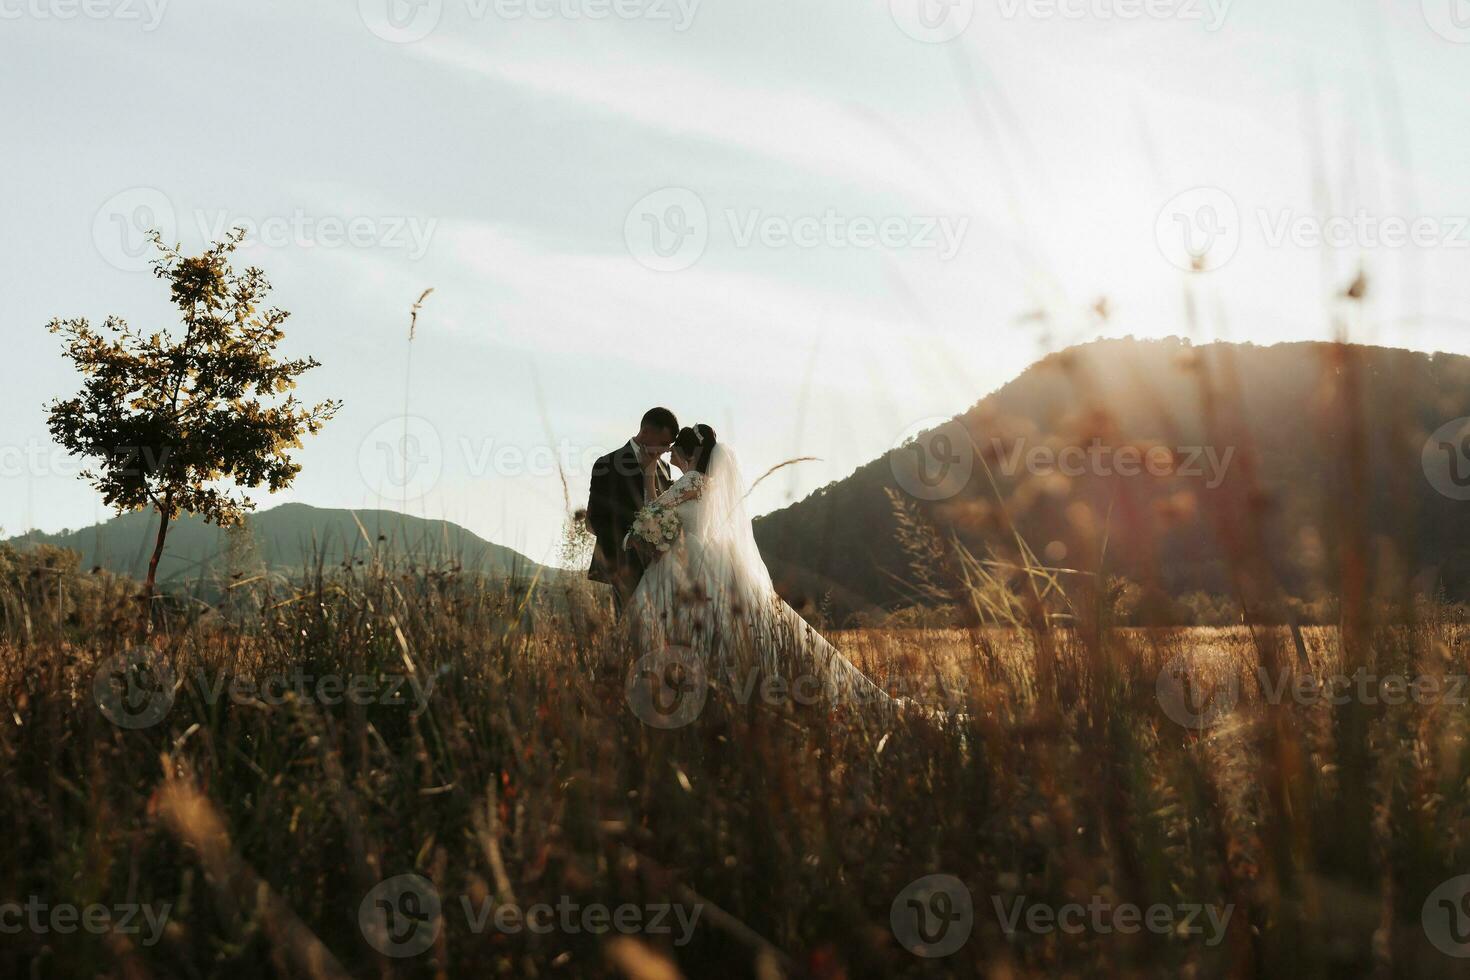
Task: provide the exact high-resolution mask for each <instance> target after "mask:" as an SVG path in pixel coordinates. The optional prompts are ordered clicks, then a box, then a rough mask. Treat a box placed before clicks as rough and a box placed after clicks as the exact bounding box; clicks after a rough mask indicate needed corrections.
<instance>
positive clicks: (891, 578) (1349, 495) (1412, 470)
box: [756, 338, 1470, 613]
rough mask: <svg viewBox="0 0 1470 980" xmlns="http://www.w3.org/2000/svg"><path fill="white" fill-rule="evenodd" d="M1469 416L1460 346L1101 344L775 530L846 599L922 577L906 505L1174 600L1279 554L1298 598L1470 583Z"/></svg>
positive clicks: (1022, 379)
mask: <svg viewBox="0 0 1470 980" xmlns="http://www.w3.org/2000/svg"><path fill="white" fill-rule="evenodd" d="M1466 416H1470V359H1467V358H1465V357H1461V356H1458V355H1447V354H1434V355H1430V354H1421V353H1417V352H1412V351H1404V350H1396V349H1390V348H1382V347H1367V346H1357V345H1338V344H1323V343H1289V344H1278V345H1274V346H1269V347H1261V346H1255V345H1251V344H1229V343H1214V344H1208V345H1199V346H1194V345H1191V344H1190V343H1189V342H1188V341H1184V340H1178V339H1170V340H1160V341H1138V340H1133V339H1131V338H1130V339H1126V340H1106V341H1097V342H1094V343H1091V344H1086V345H1083V346H1080V347H1075V348H1071V349H1069V350H1066V351H1063V352H1060V353H1058V354H1054V355H1051V356H1049V357H1047V358H1045V359H1043V360H1042V361H1040V362H1038V363H1037V364H1035V365H1033V366H1032V367H1030V368H1028V369H1027V370H1026V371H1024V372H1023V373H1022V374H1021V375H1019V376H1018V377H1017V378H1015V379H1014V380H1012V381H1011V382H1009V383H1008V384H1006V385H1005V386H1004V387H1002V388H1000V389H999V390H997V391H995V392H994V393H992V394H990V395H989V396H987V397H985V398H984V399H982V400H981V401H980V402H978V403H977V404H975V405H974V406H972V407H971V408H969V409H968V410H966V411H965V412H963V413H962V414H960V415H958V416H956V417H955V419H954V420H953V421H952V422H950V423H947V424H945V425H942V426H936V428H934V429H931V430H930V431H928V432H927V433H924V434H923V435H921V436H920V437H919V438H918V439H917V440H915V441H913V442H910V443H907V444H905V445H904V446H902V447H899V448H897V449H895V450H893V451H891V452H890V453H889V454H887V455H886V456H884V457H882V458H879V459H877V460H874V461H872V462H871V463H868V464H867V465H865V466H862V467H860V468H859V469H858V470H857V471H856V472H855V473H853V474H852V475H851V476H849V477H847V478H846V479H843V480H840V481H838V482H836V483H832V484H829V485H828V486H826V487H823V488H822V489H820V490H818V491H816V492H815V493H813V494H811V495H810V496H808V497H807V498H805V499H804V500H802V501H800V502H798V503H795V504H793V505H791V506H789V507H786V508H784V509H783V510H779V511H775V512H773V513H771V514H768V515H766V516H764V517H762V518H761V519H760V520H759V521H757V524H756V538H757V541H758V542H759V544H760V547H761V551H762V553H763V554H764V555H765V556H766V559H767V562H768V564H769V565H770V566H771V568H772V572H773V575H774V576H775V578H776V579H777V581H778V585H779V587H780V588H781V589H782V591H783V593H785V594H786V595H787V596H788V598H790V599H793V600H794V601H797V602H801V601H803V600H805V601H807V602H811V601H825V602H827V603H828V604H829V605H830V606H831V607H832V608H833V609H834V611H837V612H839V613H842V612H852V611H854V610H860V609H872V608H874V607H885V608H894V607H897V606H900V605H904V604H907V603H909V602H911V601H912V600H913V599H914V597H915V595H916V594H917V591H918V589H917V583H916V581H915V574H914V572H913V564H914V563H913V562H912V561H911V559H910V557H909V554H908V552H906V550H905V546H904V535H903V534H900V521H899V518H898V517H897V515H896V512H895V501H896V502H897V505H898V506H899V507H901V508H902V509H903V510H904V512H905V513H906V514H907V515H908V517H909V518H910V519H911V521H917V522H918V523H919V524H920V525H922V526H925V527H928V528H929V529H930V530H931V531H932V532H937V535H938V537H939V538H941V539H948V538H950V536H953V538H954V539H957V540H959V541H960V542H961V543H963V544H964V545H965V546H966V548H967V549H969V550H970V551H972V552H973V553H976V554H978V555H980V556H982V557H983V556H984V555H985V554H987V553H988V554H992V555H994V556H995V557H996V559H998V560H1003V559H1006V558H1007V557H1008V556H1009V557H1014V556H1013V555H1012V554H1011V552H1012V543H1013V542H1014V540H1015V534H1016V533H1019V534H1020V536H1021V537H1022V538H1023V539H1024V540H1025V541H1026V542H1027V544H1028V545H1029V546H1030V547H1031V548H1032V550H1033V551H1034V552H1035V554H1036V555H1037V556H1038V559H1039V560H1040V561H1042V562H1044V563H1046V564H1048V565H1050V566H1058V567H1066V566H1071V567H1075V568H1078V569H1085V570H1092V569H1095V568H1098V567H1101V568H1103V569H1104V570H1105V571H1106V572H1107V573H1108V574H1110V575H1118V576H1122V577H1125V578H1127V579H1129V580H1131V581H1133V582H1135V583H1140V584H1143V585H1147V586H1148V587H1149V588H1152V589H1154V590H1157V591H1160V592H1162V593H1164V594H1166V595H1168V596H1170V597H1175V598H1178V597H1183V596H1186V595H1190V594H1192V593H1206V594H1210V595H1216V596H1220V595H1227V596H1228V595H1233V594H1235V591H1236V588H1237V583H1238V576H1239V574H1240V570H1241V568H1242V562H1243V561H1245V562H1249V561H1253V560H1257V559H1258V560H1259V561H1260V562H1261V563H1263V564H1262V566H1261V567H1264V568H1265V569H1266V570H1267V572H1268V576H1269V577H1270V578H1271V579H1272V580H1273V581H1274V583H1275V585H1276V587H1278V588H1279V589H1281V590H1283V591H1284V592H1285V593H1286V594H1289V595H1291V596H1295V597H1298V598H1303V599H1306V598H1311V597H1319V596H1335V595H1341V594H1342V591H1343V590H1344V589H1345V588H1360V587H1361V588H1370V589H1374V590H1376V594H1379V595H1382V594H1384V590H1390V589H1392V588H1394V587H1398V588H1400V590H1401V591H1404V590H1405V589H1412V590H1413V591H1414V592H1418V593H1422V594H1428V593H1434V592H1443V593H1444V594H1445V595H1446V596H1448V597H1449V598H1452V599H1456V600H1463V599H1466V598H1470V503H1467V502H1466V501H1467V498H1470V475H1467V474H1470V438H1467V436H1470V428H1467V429H1465V430H1460V429H1458V428H1455V427H1454V426H1451V427H1450V428H1449V429H1447V430H1445V431H1444V432H1440V431H1437V430H1440V428H1441V427H1442V426H1445V425H1446V424H1447V423H1451V422H1452V421H1453V420H1456V419H1463V418H1464V417H1466ZM1431 434H1433V437H1431ZM1150 454H1151V455H1150ZM1135 470H1136V471H1138V472H1134V471H1135ZM992 477H993V480H994V483H993V484H992ZM909 538H910V539H911V540H912V535H911V534H910V535H909ZM1349 579H1350V580H1349ZM1395 582H1397V583H1400V584H1399V585H1398V586H1394V585H1393V583H1395Z"/></svg>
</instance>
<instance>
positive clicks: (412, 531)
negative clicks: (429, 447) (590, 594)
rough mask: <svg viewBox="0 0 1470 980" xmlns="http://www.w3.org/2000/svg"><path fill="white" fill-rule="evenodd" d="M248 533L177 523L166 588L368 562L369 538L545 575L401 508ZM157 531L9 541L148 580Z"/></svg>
mask: <svg viewBox="0 0 1470 980" xmlns="http://www.w3.org/2000/svg"><path fill="white" fill-rule="evenodd" d="M246 529H247V530H248V532H249V533H248V535H247V536H242V535H240V534H239V533H238V532H231V531H227V530H222V529H220V528H218V527H215V526H214V525H212V524H207V523H205V522H204V521H203V520H201V519H200V518H197V517H183V518H180V519H178V520H176V521H175V522H174V526H173V527H172V528H171V529H170V530H169V534H168V541H167V543H166V545H165V550H164V555H163V558H162V560H161V561H160V562H159V566H158V580H159V583H160V585H161V586H167V585H169V584H174V585H178V584H188V583H192V582H194V581H196V580H199V579H200V578H209V577H211V576H217V575H219V574H232V573H234V572H237V571H244V572H246V573H247V574H254V573H256V572H259V571H261V570H262V568H263V569H265V570H268V571H271V572H274V573H280V574H284V575H288V576H289V575H294V574H297V573H300V572H301V571H303V570H304V569H306V568H307V567H309V566H313V565H315V564H316V560H317V558H318V557H320V559H321V560H322V561H323V562H325V563H326V564H327V565H328V566H330V565H334V564H340V563H342V562H344V561H349V560H351V561H356V560H359V559H363V558H365V557H366V556H367V554H368V552H369V550H370V543H369V542H370V541H371V546H372V547H376V548H377V549H378V553H379V554H380V555H381V556H383V557H385V558H386V559H389V560H392V559H395V558H396V559H402V560H405V561H408V560H416V561H419V562H421V563H424V562H427V563H445V562H451V561H452V562H458V563H459V564H461V565H462V566H463V567H464V568H465V569H466V570H469V571H477V572H484V573H486V574H493V575H505V574H509V573H511V572H515V573H517V574H520V575H532V574H536V573H539V572H543V571H545V570H544V569H542V568H541V566H539V565H537V564H536V563H535V562H533V561H531V559H529V558H527V557H526V556H525V555H522V554H520V553H518V552H516V551H512V550H511V549H510V548H505V547H502V546H501V545H497V544H492V543H490V542H489V541H485V540H484V539H482V538H479V537H477V536H476V535H474V534H472V533H471V532H470V531H467V530H465V529H464V528H462V527H460V526H459V525H457V524H451V523H448V522H447V521H431V520H425V519H423V518H419V517H411V516H409V515H407V514H400V513H397V512H394V511H382V510H358V511H351V510H330V509H325V508H320V507H309V506H307V505H306V504H283V505H281V506H279V507H275V508H272V509H271V510H266V511H262V512H260V513H256V514H251V515H249V516H247V518H246ZM157 532H158V518H157V516H156V515H154V514H153V513H152V512H149V511H138V512H134V513H130V514H123V515H122V516H120V517H116V518H113V519H112V520H110V521H108V522H106V523H105V524H98V525H96V526H94V527H90V528H86V529H84V530H80V531H64V532H62V533H60V534H41V533H39V532H32V533H30V534H26V535H23V536H21V537H19V538H15V539H13V540H12V541H11V542H10V543H11V544H14V545H16V546H21V547H24V546H28V545H39V544H49V545H55V546H58V547H62V548H69V549H71V550H73V551H77V552H80V553H81V555H82V564H81V567H82V568H83V569H88V568H96V567H101V568H104V569H106V570H108V571H111V572H116V573H118V574H122V575H132V576H134V577H137V578H142V577H143V575H144V574H145V572H146V570H147V566H148V557H149V555H150V554H151V553H152V549H153V541H154V536H155V535H156V534H157Z"/></svg>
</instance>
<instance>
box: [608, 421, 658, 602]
mask: <svg viewBox="0 0 1470 980" xmlns="http://www.w3.org/2000/svg"><path fill="white" fill-rule="evenodd" d="M654 482H655V483H656V484H657V485H658V491H659V493H663V492H664V491H665V490H667V489H668V488H669V484H670V483H672V482H673V481H672V479H671V477H670V474H669V464H667V463H665V462H664V461H663V460H659V462H658V472H657V475H656V476H655V478H654ZM644 503H645V501H644V499H643V473H642V472H641V471H640V470H639V468H638V454H637V452H636V451H635V450H634V448H633V443H632V441H631V440H630V441H629V442H628V443H627V445H625V446H623V448H621V449H619V450H616V451H614V452H611V453H608V454H607V455H606V456H603V457H602V458H601V459H599V460H598V461H597V462H596V463H594V464H592V487H591V490H590V492H589V493H588V496H587V526H588V527H590V528H591V529H592V534H593V535H594V536H595V537H596V538H597V547H596V548H595V549H594V550H593V552H592V567H591V568H589V569H588V570H587V577H588V578H590V579H592V581H594V582H606V583H608V584H610V585H611V584H613V583H614V582H615V581H616V580H617V579H618V578H621V579H623V580H624V581H631V582H634V583H636V582H637V581H638V580H639V579H640V578H642V577H643V560H642V559H641V558H639V557H638V553H637V552H636V551H634V550H632V549H631V548H624V547H623V537H624V536H625V535H627V533H628V529H629V528H630V527H632V526H633V517H634V515H635V514H637V513H638V508H640V507H642V506H643V504H644Z"/></svg>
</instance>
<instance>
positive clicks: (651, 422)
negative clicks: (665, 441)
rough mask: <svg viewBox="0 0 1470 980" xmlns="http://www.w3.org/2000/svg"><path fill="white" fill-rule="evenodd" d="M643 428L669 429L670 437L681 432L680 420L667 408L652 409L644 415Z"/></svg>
mask: <svg viewBox="0 0 1470 980" xmlns="http://www.w3.org/2000/svg"><path fill="white" fill-rule="evenodd" d="M642 425H643V428H645V429H667V430H668V431H669V435H674V434H675V433H677V432H678V431H679V420H678V419H677V418H676V417H675V416H674V413H673V412H671V411H669V410H668V409H667V408H650V409H649V410H648V411H646V412H644V413H643V422H642Z"/></svg>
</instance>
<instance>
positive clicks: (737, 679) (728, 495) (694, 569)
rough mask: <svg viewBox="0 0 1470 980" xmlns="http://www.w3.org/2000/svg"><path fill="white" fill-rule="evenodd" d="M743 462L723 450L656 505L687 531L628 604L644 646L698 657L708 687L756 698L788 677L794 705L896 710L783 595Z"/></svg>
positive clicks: (648, 572) (646, 576) (649, 571)
mask: <svg viewBox="0 0 1470 980" xmlns="http://www.w3.org/2000/svg"><path fill="white" fill-rule="evenodd" d="M746 492H747V491H746V489H745V482H744V480H743V479H742V478H741V474H740V467H739V465H738V463H737V462H736V459H735V454H734V453H733V452H731V451H730V450H729V449H728V448H726V447H725V446H724V445H723V444H717V445H716V446H715V448H714V450H713V452H712V453H711V455H710V465H709V473H708V474H707V475H706V474H704V473H699V472H694V471H691V472H688V473H685V474H684V475H683V476H681V477H680V478H679V479H678V480H675V481H674V483H673V485H671V486H670V487H669V489H668V490H666V491H664V492H663V493H662V494H661V495H659V497H658V498H657V500H656V503H657V504H658V505H659V506H662V507H664V508H670V509H673V510H674V511H675V513H677V514H678V515H679V518H680V520H681V522H682V524H683V533H682V535H681V536H680V538H679V540H678V541H676V542H674V543H673V544H672V545H671V546H670V548H669V550H668V551H667V552H664V553H663V554H662V555H660V556H659V557H658V558H657V560H655V561H654V562H653V563H652V564H651V565H649V566H648V568H647V570H646V571H645V572H644V574H643V579H642V581H640V582H639V584H638V588H637V589H636V590H635V591H634V593H633V598H632V600H631V601H630V603H629V610H630V612H631V622H632V624H633V629H634V630H635V635H636V637H637V640H638V642H639V645H640V648H641V649H642V650H644V651H645V652H649V653H653V652H658V651H664V650H669V649H671V648H673V649H677V650H681V651H684V652H686V653H688V654H689V655H691V656H693V657H695V658H697V660H698V662H699V664H700V666H701V667H702V668H703V670H704V671H705V672H706V675H707V677H708V679H709V680H710V681H713V682H720V681H725V682H728V683H731V684H733V685H735V686H736V688H737V689H740V690H744V691H746V692H750V691H751V690H753V689H754V684H753V683H752V678H754V677H756V674H757V673H758V674H759V675H760V678H757V682H759V680H760V679H761V678H781V679H782V680H783V681H784V682H786V689H787V690H789V691H790V693H791V696H792V697H793V698H794V699H798V700H801V699H804V698H813V699H823V700H826V701H828V702H830V703H849V704H853V703H857V704H874V703H877V704H883V705H887V706H892V705H893V704H894V703H895V702H894V701H893V699H891V698H889V697H888V695H887V694H885V693H884V692H883V691H882V690H881V689H879V688H878V686H877V685H875V684H874V683H873V682H872V681H871V680H869V679H868V677H866V676H865V675H864V674H863V673H862V671H860V670H858V669H857V668H856V667H854V666H853V665H852V663H851V662H849V661H848V660H847V658H846V657H844V656H842V654H841V653H839V652H838V651H837V649H836V648H835V647H834V646H832V644H831V643H828V642H827V640H826V639H825V638H824V637H823V636H822V635H821V634H820V633H818V632H817V631H816V630H815V629H813V628H812V627H811V626H810V625H809V624H808V623H807V622H806V620H804V619H802V618H801V616H800V614H798V613H797V611H796V610H795V609H792V608H791V606H789V605H787V603H786V602H784V601H783V600H782V599H781V597H780V596H779V595H778V594H777V593H776V588H775V586H774V585H773V584H772V582H771V574H770V572H769V571H768V570H767V568H766V563H765V561H764V560H763V559H762V558H761V554H760V551H759V549H757V548H756V544H755V534H754V531H753V529H752V526H751V521H750V517H749V516H748V515H747V513H746V508H745V494H746Z"/></svg>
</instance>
